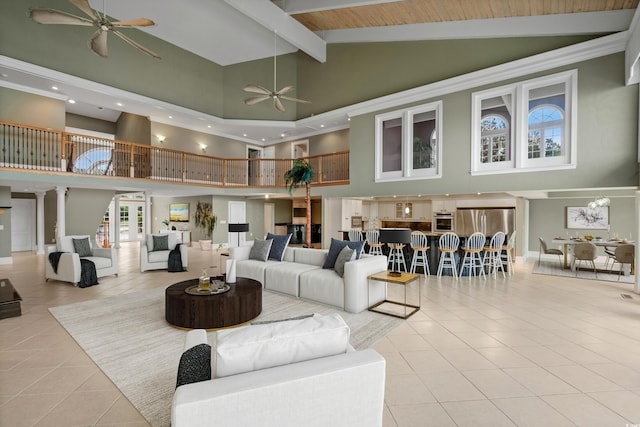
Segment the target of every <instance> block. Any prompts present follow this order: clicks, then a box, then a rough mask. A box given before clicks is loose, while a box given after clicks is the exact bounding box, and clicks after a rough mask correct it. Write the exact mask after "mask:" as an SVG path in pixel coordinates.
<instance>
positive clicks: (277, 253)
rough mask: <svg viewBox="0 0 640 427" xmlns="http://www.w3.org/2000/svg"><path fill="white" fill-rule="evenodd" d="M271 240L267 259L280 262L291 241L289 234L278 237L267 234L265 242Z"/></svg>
mask: <svg viewBox="0 0 640 427" xmlns="http://www.w3.org/2000/svg"><path fill="white" fill-rule="evenodd" d="M269 239H272V240H273V243H272V244H271V250H270V251H269V259H273V260H276V261H282V258H284V251H285V249H287V245H288V244H289V240H291V233H289V234H284V235H279V234H271V233H267V240H269Z"/></svg>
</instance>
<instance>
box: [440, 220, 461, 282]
mask: <svg viewBox="0 0 640 427" xmlns="http://www.w3.org/2000/svg"><path fill="white" fill-rule="evenodd" d="M458 246H460V237H458V235H457V234H456V233H454V232H452V231H448V232H446V233H444V234H443V235H442V236H440V240H438V250H439V251H440V262H438V277H440V276H442V270H444V269H445V268H449V269H451V273H452V274H453V276H454V277H455V278H456V279H458V269H457V267H456V251H457V250H458Z"/></svg>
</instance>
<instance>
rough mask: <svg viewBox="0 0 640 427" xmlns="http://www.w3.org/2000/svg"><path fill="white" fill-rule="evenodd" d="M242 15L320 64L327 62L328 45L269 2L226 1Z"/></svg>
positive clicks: (251, 0)
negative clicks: (276, 33)
mask: <svg viewBox="0 0 640 427" xmlns="http://www.w3.org/2000/svg"><path fill="white" fill-rule="evenodd" d="M225 2H226V3H227V4H229V5H230V6H232V7H234V8H235V9H236V10H238V11H239V12H240V13H242V14H244V15H245V16H247V17H249V18H251V19H253V20H254V21H255V22H257V23H258V24H260V25H262V26H263V27H265V28H268V29H269V30H271V31H277V32H278V36H280V37H281V38H283V39H284V40H286V41H287V42H289V43H291V44H292V45H294V46H295V47H297V48H298V49H300V50H302V51H303V52H305V53H306V54H307V55H309V56H311V57H312V58H314V59H315V60H317V61H319V62H323V63H324V62H325V61H326V60H327V44H326V43H325V41H324V40H322V39H321V38H320V37H318V36H317V35H315V34H314V33H313V32H312V31H309V30H308V29H307V28H306V27H305V26H304V25H302V24H301V23H299V22H298V21H296V20H295V19H293V18H292V17H290V16H289V15H288V14H287V13H285V12H284V11H283V10H282V9H280V8H279V7H278V6H276V5H275V4H273V3H272V2H271V1H269V0H225Z"/></svg>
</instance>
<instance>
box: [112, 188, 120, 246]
mask: <svg viewBox="0 0 640 427" xmlns="http://www.w3.org/2000/svg"><path fill="white" fill-rule="evenodd" d="M113 210H114V212H113V227H112V229H113V247H114V248H116V249H120V196H115V197H114V198H113Z"/></svg>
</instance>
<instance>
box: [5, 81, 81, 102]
mask: <svg viewBox="0 0 640 427" xmlns="http://www.w3.org/2000/svg"><path fill="white" fill-rule="evenodd" d="M0 87H6V88H7V89H13V90H17V91H20V92H27V93H31V94H34V95H40V96H44V97H47V98H52V99H57V100H59V101H65V102H66V101H67V100H68V99H69V97H68V96H65V95H62V94H60V93H55V92H49V91H46V90H41V89H37V88H34V87H29V86H24V85H19V84H15V83H11V82H8V81H6V80H0Z"/></svg>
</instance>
